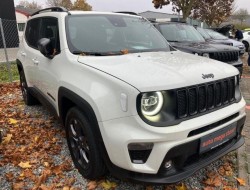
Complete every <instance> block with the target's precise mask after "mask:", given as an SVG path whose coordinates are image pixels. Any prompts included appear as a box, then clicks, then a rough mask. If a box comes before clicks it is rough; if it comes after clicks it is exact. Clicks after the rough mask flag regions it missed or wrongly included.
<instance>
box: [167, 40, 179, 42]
mask: <svg viewBox="0 0 250 190" xmlns="http://www.w3.org/2000/svg"><path fill="white" fill-rule="evenodd" d="M167 41H168V42H180V41H177V40H171V41H170V40H167Z"/></svg>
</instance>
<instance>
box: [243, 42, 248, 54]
mask: <svg viewBox="0 0 250 190" xmlns="http://www.w3.org/2000/svg"><path fill="white" fill-rule="evenodd" d="M242 43H243V44H244V45H245V48H246V52H248V48H249V43H248V42H246V41H243V42H242Z"/></svg>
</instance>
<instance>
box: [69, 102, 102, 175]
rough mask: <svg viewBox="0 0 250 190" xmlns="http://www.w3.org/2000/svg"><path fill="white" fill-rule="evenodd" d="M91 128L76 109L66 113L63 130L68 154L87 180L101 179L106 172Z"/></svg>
mask: <svg viewBox="0 0 250 190" xmlns="http://www.w3.org/2000/svg"><path fill="white" fill-rule="evenodd" d="M92 127H93V126H91V125H90V123H89V121H88V119H87V118H86V117H85V115H84V114H83V113H82V112H81V111H80V110H79V109H78V108H76V107H73V108H71V109H70V110H69V111H68V113H67V116H66V122H65V128H66V136H67V142H68V147H69V150H70V154H71V157H72V160H73V162H74V164H75V167H76V168H77V169H78V171H79V172H80V173H81V174H82V175H83V176H84V177H86V178H88V179H95V178H98V177H101V176H102V175H103V174H104V173H105V170H106V167H105V164H104V162H103V159H102V158H101V155H100V152H99V150H98V144H97V139H96V136H95V135H94V133H93V129H92Z"/></svg>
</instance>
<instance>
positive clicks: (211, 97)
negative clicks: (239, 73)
mask: <svg viewBox="0 0 250 190" xmlns="http://www.w3.org/2000/svg"><path fill="white" fill-rule="evenodd" d="M176 100H177V117H178V118H184V117H187V116H193V115H196V114H198V113H203V112H206V111H210V110H212V109H216V108H219V107H221V106H225V105H227V104H230V103H232V102H233V101H234V100H235V77H231V78H226V79H223V80H219V81H215V82H213V83H206V84H201V85H197V86H192V87H187V88H184V89H179V90H177V92H176Z"/></svg>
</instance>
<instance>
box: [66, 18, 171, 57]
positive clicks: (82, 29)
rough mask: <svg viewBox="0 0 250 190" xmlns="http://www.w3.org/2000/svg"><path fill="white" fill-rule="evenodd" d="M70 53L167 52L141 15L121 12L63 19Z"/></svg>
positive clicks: (163, 42)
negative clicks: (126, 14) (129, 14)
mask: <svg viewBox="0 0 250 190" xmlns="http://www.w3.org/2000/svg"><path fill="white" fill-rule="evenodd" d="M66 29H67V39H68V43H69V48H70V50H71V51H72V52H84V53H90V54H95V53H103V54H112V55H114V54H119V53H121V51H122V50H128V52H129V53H135V52H144V51H170V49H169V45H168V44H167V42H166V40H165V39H164V38H163V37H162V36H161V34H159V32H158V31H157V30H156V29H155V28H154V26H153V25H152V24H151V23H149V22H148V21H147V20H145V19H143V18H141V17H134V16H124V15H77V16H68V17H67V20H66Z"/></svg>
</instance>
